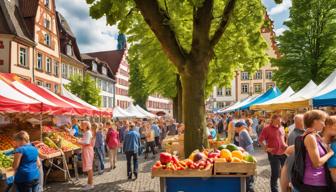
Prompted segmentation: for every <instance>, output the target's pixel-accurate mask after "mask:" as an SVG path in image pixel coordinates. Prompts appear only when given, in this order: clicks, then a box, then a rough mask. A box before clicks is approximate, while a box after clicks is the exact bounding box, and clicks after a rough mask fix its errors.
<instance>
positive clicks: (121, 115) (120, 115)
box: [113, 106, 135, 119]
mask: <svg viewBox="0 0 336 192" xmlns="http://www.w3.org/2000/svg"><path fill="white" fill-rule="evenodd" d="M132 117H135V116H134V115H132V114H130V113H128V112H127V111H125V110H123V109H122V108H120V107H119V106H116V107H114V109H113V118H114V119H128V118H132Z"/></svg>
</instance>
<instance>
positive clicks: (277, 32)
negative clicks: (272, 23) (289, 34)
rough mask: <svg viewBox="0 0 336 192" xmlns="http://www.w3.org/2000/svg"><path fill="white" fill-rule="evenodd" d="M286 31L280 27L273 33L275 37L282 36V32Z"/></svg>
mask: <svg viewBox="0 0 336 192" xmlns="http://www.w3.org/2000/svg"><path fill="white" fill-rule="evenodd" d="M286 30H287V29H286V28H285V27H281V28H278V29H275V30H274V32H275V34H276V36H280V35H282V34H283V32H284V31H286Z"/></svg>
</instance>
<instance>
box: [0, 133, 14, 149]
mask: <svg viewBox="0 0 336 192" xmlns="http://www.w3.org/2000/svg"><path fill="white" fill-rule="evenodd" d="M0 141H1V143H0V151H4V150H8V149H11V148H13V147H14V145H15V143H14V140H13V138H12V137H10V136H8V135H0Z"/></svg>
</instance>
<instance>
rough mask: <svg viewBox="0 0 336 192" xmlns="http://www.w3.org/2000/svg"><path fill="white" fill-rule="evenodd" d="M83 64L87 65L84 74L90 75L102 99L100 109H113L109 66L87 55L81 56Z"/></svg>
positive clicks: (112, 82)
mask: <svg viewBox="0 0 336 192" xmlns="http://www.w3.org/2000/svg"><path fill="white" fill-rule="evenodd" d="M81 57H82V60H83V62H84V63H85V64H86V65H87V70H86V74H88V75H90V76H91V77H92V78H93V80H94V81H95V82H96V85H97V87H98V88H99V89H100V95H101V97H102V100H101V101H102V102H101V107H103V108H113V107H114V106H115V104H114V102H115V95H114V89H115V87H114V84H115V81H114V75H113V72H112V70H111V68H110V67H109V65H108V64H107V63H106V62H105V61H102V60H100V59H99V58H97V57H93V56H90V55H88V54H82V55H81Z"/></svg>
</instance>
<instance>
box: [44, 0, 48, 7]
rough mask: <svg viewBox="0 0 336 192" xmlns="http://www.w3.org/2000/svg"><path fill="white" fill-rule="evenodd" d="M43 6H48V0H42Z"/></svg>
mask: <svg viewBox="0 0 336 192" xmlns="http://www.w3.org/2000/svg"><path fill="white" fill-rule="evenodd" d="M44 6H46V7H48V8H49V0H44Z"/></svg>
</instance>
